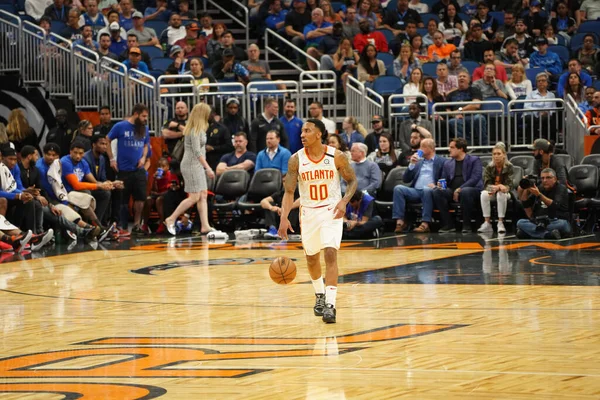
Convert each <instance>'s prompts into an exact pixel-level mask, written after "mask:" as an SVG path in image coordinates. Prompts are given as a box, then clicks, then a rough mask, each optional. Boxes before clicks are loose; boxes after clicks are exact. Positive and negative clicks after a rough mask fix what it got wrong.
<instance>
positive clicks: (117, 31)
mask: <svg viewBox="0 0 600 400" xmlns="http://www.w3.org/2000/svg"><path fill="white" fill-rule="evenodd" d="M109 30H110V46H109V47H108V51H110V52H111V53H113V54H121V53H122V52H124V51H125V50H127V41H126V40H123V38H122V37H121V27H120V26H119V24H118V23H116V22H113V23H111V24H110V26H109Z"/></svg>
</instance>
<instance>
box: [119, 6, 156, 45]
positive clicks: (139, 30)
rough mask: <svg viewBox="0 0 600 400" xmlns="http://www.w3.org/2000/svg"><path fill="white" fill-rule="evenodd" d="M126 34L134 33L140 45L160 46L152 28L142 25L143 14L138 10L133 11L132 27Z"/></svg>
mask: <svg viewBox="0 0 600 400" xmlns="http://www.w3.org/2000/svg"><path fill="white" fill-rule="evenodd" d="M127 34H128V35H131V34H134V35H136V36H137V38H138V43H139V45H140V46H156V47H158V48H161V46H160V43H159V42H158V38H157V37H156V32H155V31H154V29H152V28H146V27H144V15H143V14H142V13H141V12H139V11H136V12H134V13H133V28H132V29H130V30H129V32H127Z"/></svg>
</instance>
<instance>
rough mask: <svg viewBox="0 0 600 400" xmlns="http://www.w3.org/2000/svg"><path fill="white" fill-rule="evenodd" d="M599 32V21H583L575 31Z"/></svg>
mask: <svg viewBox="0 0 600 400" xmlns="http://www.w3.org/2000/svg"><path fill="white" fill-rule="evenodd" d="M598 32H600V21H598V20H596V21H584V22H582V23H581V25H579V28H577V33H595V34H596V35H597V34H598Z"/></svg>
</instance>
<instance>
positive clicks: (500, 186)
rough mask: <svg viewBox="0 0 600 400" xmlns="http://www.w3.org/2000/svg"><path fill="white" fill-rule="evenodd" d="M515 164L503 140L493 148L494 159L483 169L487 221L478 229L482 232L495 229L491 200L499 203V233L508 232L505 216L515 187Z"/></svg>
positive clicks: (482, 201) (483, 192) (484, 208)
mask: <svg viewBox="0 0 600 400" xmlns="http://www.w3.org/2000/svg"><path fill="white" fill-rule="evenodd" d="M513 174H514V169H513V165H512V164H511V163H510V161H508V159H507V158H506V146H505V145H504V143H502V142H498V143H496V145H495V146H494V148H493V149H492V161H490V163H489V164H488V165H486V166H485V168H484V170H483V186H484V188H485V189H484V190H482V191H481V196H480V198H481V209H482V211H483V217H484V218H485V222H484V223H483V224H482V225H481V227H480V228H479V229H478V230H477V232H480V233H491V232H493V231H494V228H493V227H492V223H491V222H490V216H491V213H492V212H491V202H492V201H494V200H495V201H496V202H497V203H498V233H506V228H505V227H504V216H505V215H506V206H507V204H508V199H510V191H511V189H512V188H513Z"/></svg>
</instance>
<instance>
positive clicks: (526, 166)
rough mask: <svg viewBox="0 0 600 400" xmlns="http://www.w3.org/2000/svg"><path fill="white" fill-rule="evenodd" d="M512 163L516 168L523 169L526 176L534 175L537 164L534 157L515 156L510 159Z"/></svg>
mask: <svg viewBox="0 0 600 400" xmlns="http://www.w3.org/2000/svg"><path fill="white" fill-rule="evenodd" d="M510 162H511V163H512V165H514V166H518V167H521V168H522V169H523V174H524V175H530V174H532V173H533V164H534V162H535V158H533V156H526V155H523V156H514V157H513V158H511V159H510Z"/></svg>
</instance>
